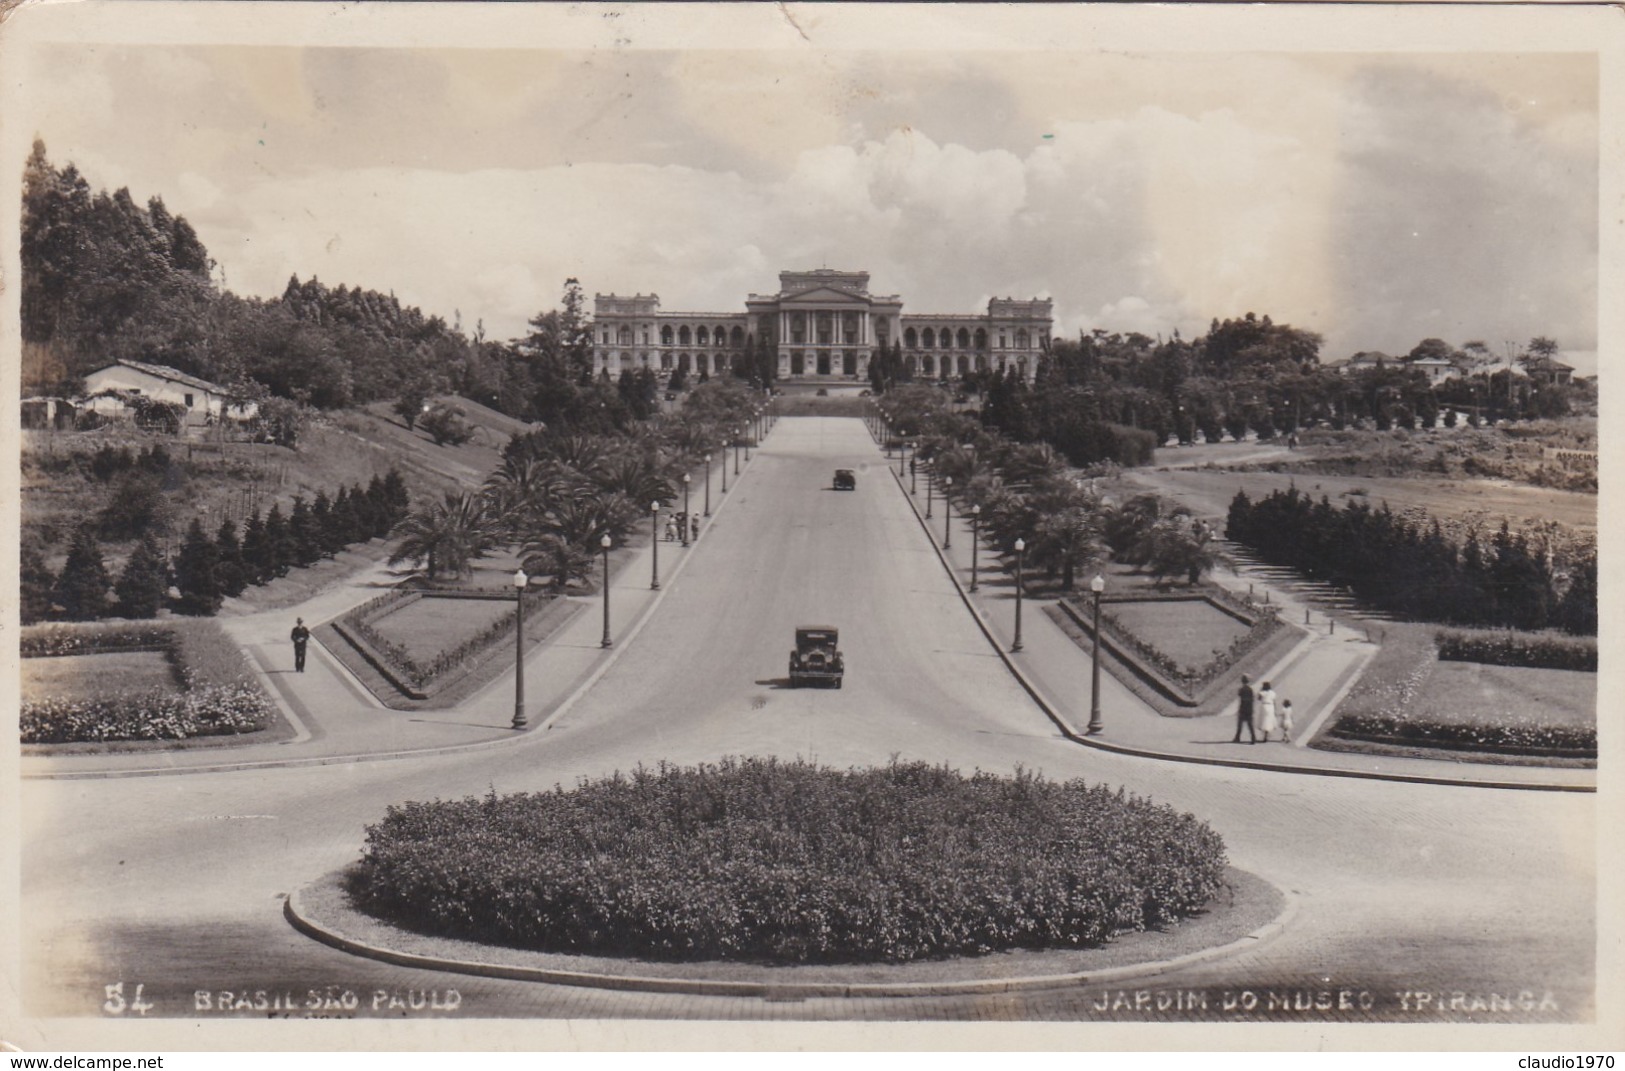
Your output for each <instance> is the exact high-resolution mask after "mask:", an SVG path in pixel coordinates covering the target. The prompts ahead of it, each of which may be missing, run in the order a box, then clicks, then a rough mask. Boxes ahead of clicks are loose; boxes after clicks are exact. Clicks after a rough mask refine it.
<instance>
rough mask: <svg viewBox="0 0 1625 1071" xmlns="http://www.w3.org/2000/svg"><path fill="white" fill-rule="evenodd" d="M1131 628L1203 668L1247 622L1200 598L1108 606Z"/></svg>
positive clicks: (1183, 663)
mask: <svg viewBox="0 0 1625 1071" xmlns="http://www.w3.org/2000/svg"><path fill="white" fill-rule="evenodd" d="M1104 609H1105V612H1106V613H1109V614H1111V616H1113V617H1114V618H1116V619H1117V621H1118V623H1119V624H1120V625H1122V626H1123V628H1125V629H1127V630H1128V631H1129V632H1131V633H1133V634H1134V635H1135V636H1138V637H1139V638H1140V639H1142V640H1144V641H1145V642H1146V643H1149V644H1150V645H1151V646H1153V647H1155V648H1156V649H1157V650H1159V651H1161V652H1162V653H1163V654H1165V655H1167V656H1168V657H1169V658H1172V659H1173V660H1174V661H1175V662H1176V663H1178V664H1179V665H1181V666H1189V667H1190V668H1192V669H1200V668H1201V667H1203V666H1205V665H1207V664H1208V663H1209V662H1211V661H1213V658H1214V654H1213V652H1214V651H1225V650H1228V649H1229V647H1230V645H1231V644H1232V643H1234V642H1235V641H1236V640H1237V639H1238V638H1239V637H1241V636H1244V635H1246V634H1247V626H1246V625H1244V624H1242V623H1241V622H1240V621H1237V620H1236V619H1235V618H1234V617H1231V616H1230V615H1229V614H1227V613H1225V612H1224V611H1222V610H1219V609H1217V608H1216V607H1214V606H1213V605H1212V604H1211V603H1208V602H1204V601H1202V600H1199V599H1193V600H1190V601H1188V602H1183V601H1182V602H1114V603H1108V604H1107V605H1106V607H1105V608H1104Z"/></svg>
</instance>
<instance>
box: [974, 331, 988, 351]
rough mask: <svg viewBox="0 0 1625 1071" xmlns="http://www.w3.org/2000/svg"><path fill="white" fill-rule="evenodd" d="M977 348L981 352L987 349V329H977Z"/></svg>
mask: <svg viewBox="0 0 1625 1071" xmlns="http://www.w3.org/2000/svg"><path fill="white" fill-rule="evenodd" d="M976 348H977V349H979V350H985V349H987V329H986V328H982V327H978V328H977V329H976Z"/></svg>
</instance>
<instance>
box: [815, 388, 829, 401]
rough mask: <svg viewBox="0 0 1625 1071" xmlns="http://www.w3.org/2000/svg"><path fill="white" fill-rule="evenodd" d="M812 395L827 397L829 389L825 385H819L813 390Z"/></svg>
mask: <svg viewBox="0 0 1625 1071" xmlns="http://www.w3.org/2000/svg"><path fill="white" fill-rule="evenodd" d="M813 397H815V398H828V397H829V389H828V388H826V387H819V388H818V390H817V391H816V392H814V394H813Z"/></svg>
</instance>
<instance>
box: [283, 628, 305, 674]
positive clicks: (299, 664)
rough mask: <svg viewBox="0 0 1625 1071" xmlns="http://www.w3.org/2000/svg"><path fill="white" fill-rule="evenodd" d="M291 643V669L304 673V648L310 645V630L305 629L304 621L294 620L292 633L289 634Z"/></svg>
mask: <svg viewBox="0 0 1625 1071" xmlns="http://www.w3.org/2000/svg"><path fill="white" fill-rule="evenodd" d="M288 638H289V639H291V640H292V641H293V668H294V672H296V673H303V672H304V671H305V648H306V647H307V646H308V645H309V644H310V629H308V628H306V627H305V619H304V618H302V617H296V618H294V624H293V632H292V633H291V634H289V636H288Z"/></svg>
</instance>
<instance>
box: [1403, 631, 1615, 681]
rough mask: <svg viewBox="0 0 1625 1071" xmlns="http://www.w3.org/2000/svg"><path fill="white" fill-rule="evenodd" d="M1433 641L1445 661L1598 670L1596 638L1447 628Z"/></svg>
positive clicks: (1586, 670)
mask: <svg viewBox="0 0 1625 1071" xmlns="http://www.w3.org/2000/svg"><path fill="white" fill-rule="evenodd" d="M1434 643H1435V644H1436V645H1437V647H1438V650H1439V658H1440V659H1442V660H1444V661H1446V662H1482V663H1484V664H1485V665H1491V666H1528V667H1531V668H1533V669H1572V670H1579V671H1580V672H1583V673H1595V672H1597V641H1596V640H1595V639H1593V638H1591V637H1578V636H1553V635H1538V634H1537V635H1530V634H1529V633H1525V632H1505V631H1501V630H1494V631H1484V632H1460V631H1455V630H1450V629H1447V630H1444V631H1441V632H1440V633H1439V634H1438V635H1437V636H1435V637H1434Z"/></svg>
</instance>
